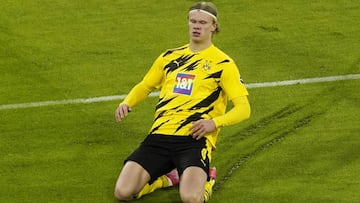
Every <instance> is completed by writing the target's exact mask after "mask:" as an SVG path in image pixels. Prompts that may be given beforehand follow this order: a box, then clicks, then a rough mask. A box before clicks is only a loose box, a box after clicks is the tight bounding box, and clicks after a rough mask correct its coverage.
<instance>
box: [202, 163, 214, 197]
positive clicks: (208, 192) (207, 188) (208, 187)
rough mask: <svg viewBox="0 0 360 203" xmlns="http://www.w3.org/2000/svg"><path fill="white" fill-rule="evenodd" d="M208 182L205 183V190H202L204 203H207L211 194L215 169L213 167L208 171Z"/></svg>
mask: <svg viewBox="0 0 360 203" xmlns="http://www.w3.org/2000/svg"><path fill="white" fill-rule="evenodd" d="M209 178H210V179H209V180H208V181H207V182H206V183H205V188H204V201H205V202H207V201H209V199H210V197H211V195H212V192H213V187H214V185H215V179H216V168H215V167H211V168H210V170H209Z"/></svg>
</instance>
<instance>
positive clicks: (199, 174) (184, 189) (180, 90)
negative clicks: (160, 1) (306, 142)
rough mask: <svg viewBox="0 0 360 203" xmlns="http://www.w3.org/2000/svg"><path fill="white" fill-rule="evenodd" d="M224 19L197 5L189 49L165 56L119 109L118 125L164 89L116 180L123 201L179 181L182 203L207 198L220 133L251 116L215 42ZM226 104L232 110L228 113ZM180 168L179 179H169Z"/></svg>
mask: <svg viewBox="0 0 360 203" xmlns="http://www.w3.org/2000/svg"><path fill="white" fill-rule="evenodd" d="M217 16H218V11H217V8H216V7H215V5H214V4H213V3H210V2H198V3H195V4H194V5H192V6H191V7H190V9H189V13H188V28H189V35H190V37H189V41H190V42H189V44H186V45H184V46H182V47H179V48H175V49H169V50H167V51H165V52H164V53H162V54H161V55H160V56H159V57H158V58H157V59H156V60H155V62H154V63H153V65H152V66H151V68H150V69H149V70H148V72H147V73H146V75H145V76H144V78H143V79H142V81H141V82H139V83H138V84H137V85H135V86H134V87H133V88H132V89H131V91H130V92H129V94H128V96H127V97H126V98H125V100H124V101H122V102H121V103H120V105H119V107H118V108H117V109H116V111H115V117H116V120H117V121H121V120H122V119H124V117H126V116H127V115H128V114H129V112H130V111H131V109H132V107H134V106H135V105H137V104H139V103H140V102H142V101H143V100H145V99H146V98H147V96H148V95H149V93H150V92H151V91H153V90H154V89H159V91H160V95H159V102H158V103H157V105H156V107H155V115H154V122H153V125H152V127H151V129H150V131H149V134H148V135H147V137H146V138H145V139H144V141H143V142H142V143H141V144H140V145H139V147H138V148H137V149H136V150H135V151H134V152H133V153H132V154H130V155H129V157H128V158H127V159H126V160H125V162H124V163H125V165H124V167H123V168H122V171H121V173H120V175H119V178H118V180H117V182H116V186H115V192H114V194H115V197H116V198H117V199H118V200H125V201H126V200H131V199H133V198H134V197H135V198H138V197H140V196H142V195H144V194H147V193H150V192H152V191H153V190H154V189H156V188H161V187H167V186H169V185H172V184H177V182H176V181H180V183H179V193H180V198H181V200H182V201H183V202H204V201H207V200H208V198H209V194H211V190H212V186H213V182H211V181H210V175H209V169H210V167H209V166H210V161H211V152H212V151H213V150H214V149H215V144H216V140H217V137H218V133H219V129H220V128H221V127H223V126H228V125H232V124H236V123H239V122H241V121H243V120H245V119H247V118H249V117H250V105H249V102H248V98H247V95H248V92H247V90H246V88H245V86H244V84H243V83H242V80H241V79H240V73H239V70H238V68H237V66H236V65H235V63H234V61H233V59H231V58H230V57H229V56H228V55H226V54H225V53H224V52H222V51H221V50H220V49H219V48H217V47H216V46H215V45H214V44H213V43H212V38H213V35H214V34H215V33H217V32H219V26H218V19H217ZM227 101H231V102H232V103H233V107H232V108H231V109H230V110H229V111H227V112H226V106H227ZM174 168H176V169H177V174H178V175H177V174H175V176H170V175H167V176H166V175H164V174H167V173H169V172H170V171H172V170H173V169H174ZM172 174H173V173H172ZM173 175H174V174H173ZM177 176H179V177H180V180H177V179H179V178H178V177H177ZM174 177H175V178H174ZM173 180H175V182H174V183H173Z"/></svg>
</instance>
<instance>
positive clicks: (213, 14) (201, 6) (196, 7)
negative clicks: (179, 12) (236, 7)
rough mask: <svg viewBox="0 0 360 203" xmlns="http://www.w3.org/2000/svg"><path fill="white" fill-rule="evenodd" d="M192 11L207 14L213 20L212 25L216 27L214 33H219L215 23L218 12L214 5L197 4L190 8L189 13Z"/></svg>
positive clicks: (208, 3) (204, 2)
mask: <svg viewBox="0 0 360 203" xmlns="http://www.w3.org/2000/svg"><path fill="white" fill-rule="evenodd" d="M194 10H201V11H204V12H207V13H208V14H209V15H210V16H211V17H212V18H213V23H214V24H215V26H216V28H215V31H214V33H218V32H220V27H219V24H218V22H217V16H218V10H217V8H216V6H215V4H213V3H211V2H206V1H202V2H197V3H195V4H193V5H192V6H191V7H190V9H189V12H191V11H194Z"/></svg>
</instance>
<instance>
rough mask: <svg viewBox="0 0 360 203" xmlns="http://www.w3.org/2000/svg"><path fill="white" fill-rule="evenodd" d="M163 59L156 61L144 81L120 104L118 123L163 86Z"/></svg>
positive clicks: (117, 115) (116, 113) (116, 114)
mask: <svg viewBox="0 0 360 203" xmlns="http://www.w3.org/2000/svg"><path fill="white" fill-rule="evenodd" d="M161 59H162V57H161V56H159V57H158V58H157V59H156V60H155V62H154V64H153V65H152V67H151V68H150V70H149V71H148V72H147V73H146V75H145V77H144V78H143V80H142V81H141V82H140V83H138V84H137V85H135V86H134V87H133V88H132V89H131V91H130V92H129V94H128V95H127V96H126V98H125V99H124V101H122V102H121V103H120V104H119V106H118V108H117V109H116V110H115V119H116V121H121V120H122V119H123V118H124V117H126V116H127V115H128V113H129V112H130V111H131V108H132V107H134V106H136V105H137V104H139V103H141V102H142V101H144V100H145V99H146V98H147V97H148V95H149V94H150V92H151V91H152V90H153V89H155V88H159V87H160V86H161V83H162V76H163V74H162V65H161V63H162V60H161Z"/></svg>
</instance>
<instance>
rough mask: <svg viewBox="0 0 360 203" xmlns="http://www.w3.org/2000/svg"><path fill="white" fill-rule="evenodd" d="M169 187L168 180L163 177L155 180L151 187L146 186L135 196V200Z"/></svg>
mask: <svg viewBox="0 0 360 203" xmlns="http://www.w3.org/2000/svg"><path fill="white" fill-rule="evenodd" d="M168 186H169V181H168V178H167V177H166V176H165V175H163V176H160V177H159V178H157V179H156V180H155V181H154V182H153V183H151V185H149V184H146V185H145V186H144V187H143V189H142V190H141V191H140V192H139V193H138V194H137V195H136V196H135V198H136V199H139V198H141V197H142V196H144V195H147V194H150V193H152V192H154V191H155V190H156V189H159V188H164V187H168Z"/></svg>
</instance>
